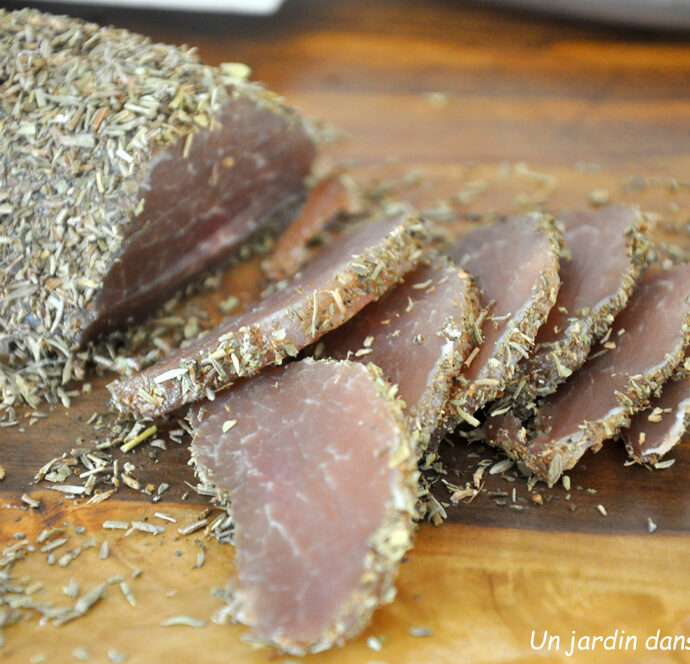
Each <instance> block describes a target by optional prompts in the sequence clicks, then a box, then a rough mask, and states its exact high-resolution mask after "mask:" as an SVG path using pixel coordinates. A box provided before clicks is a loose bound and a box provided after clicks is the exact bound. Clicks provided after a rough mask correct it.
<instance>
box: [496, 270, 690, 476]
mask: <svg viewBox="0 0 690 664" xmlns="http://www.w3.org/2000/svg"><path fill="white" fill-rule="evenodd" d="M688 293H690V265H682V266H679V267H674V268H672V269H670V270H663V269H661V268H655V269H650V270H648V271H647V273H646V274H645V276H644V277H643V279H642V280H641V283H640V285H639V287H638V289H637V290H636V291H635V293H634V294H633V296H632V297H631V298H630V301H629V302H628V306H627V307H626V308H625V309H624V310H623V311H622V312H621V313H620V314H619V315H618V316H617V317H616V319H615V321H614V324H613V326H612V328H611V329H612V334H611V336H610V340H611V341H610V344H612V345H611V347H610V348H609V349H604V350H602V351H597V352H594V353H593V355H592V357H590V359H588V360H587V362H586V363H585V364H584V365H583V366H582V367H581V368H580V369H579V370H578V371H576V372H575V373H574V374H573V375H572V376H571V377H570V378H569V379H568V380H567V381H566V382H565V383H563V385H561V387H559V388H558V390H557V391H556V392H555V393H553V394H550V395H549V396H547V397H545V398H544V399H543V400H542V401H541V403H540V406H539V410H538V411H537V415H536V417H535V420H534V423H533V424H532V425H531V426H529V427H528V429H527V430H526V429H524V428H522V427H520V425H519V421H518V420H517V419H516V418H514V417H512V416H511V417H508V418H503V417H498V418H492V421H491V422H490V428H491V430H490V432H489V436H490V438H491V439H492V440H493V441H494V442H496V443H498V444H500V445H501V446H502V447H504V449H506V451H507V452H508V453H509V454H510V455H511V456H514V457H517V458H520V459H522V461H524V462H525V464H526V465H527V466H528V468H530V469H531V470H532V471H533V472H534V473H536V474H537V475H539V476H540V477H542V478H544V479H546V480H547V481H548V482H549V483H550V484H553V483H554V482H555V481H556V480H557V479H558V478H559V477H560V475H561V473H562V472H563V470H566V469H568V468H572V467H573V466H574V465H575V464H576V463H577V461H578V460H579V459H580V457H581V456H582V455H583V454H584V453H585V451H586V450H588V449H590V448H592V449H593V450H595V451H596V450H598V449H599V448H600V447H601V445H602V443H603V442H604V441H605V440H607V439H608V438H611V437H613V436H615V435H616V434H617V433H618V432H619V431H620V429H621V428H622V427H624V426H626V425H627V424H628V423H629V418H630V416H631V415H633V414H634V413H636V412H638V411H639V410H641V409H643V408H645V407H646V406H647V405H648V404H649V401H650V398H651V396H652V395H653V393H654V392H655V391H656V390H657V389H658V388H659V387H660V386H661V385H662V384H663V383H664V382H665V381H666V380H667V379H668V378H669V376H671V375H672V374H673V372H674V370H675V369H676V368H677V367H678V366H679V365H680V363H681V362H682V361H683V357H684V352H685V347H686V346H687V344H688V340H689V338H690V303H689V302H688Z"/></svg>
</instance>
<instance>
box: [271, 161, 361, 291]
mask: <svg viewBox="0 0 690 664" xmlns="http://www.w3.org/2000/svg"><path fill="white" fill-rule="evenodd" d="M360 209H361V202H360V201H359V196H358V194H357V192H356V185H355V183H354V182H353V181H352V180H351V178H349V177H348V176H347V175H344V174H331V175H328V176H325V177H323V178H322V179H321V180H319V181H318V182H317V183H316V184H315V185H314V186H313V187H312V188H311V189H310V190H309V193H308V194H307V199H306V201H305V202H304V206H303V207H302V209H301V211H300V213H299V215H298V216H297V218H296V219H295V220H294V221H293V222H292V223H291V224H290V225H289V226H288V227H287V229H286V230H285V232H284V233H283V234H282V235H281V236H280V237H279V238H278V240H277V242H276V247H275V250H274V251H273V253H272V254H271V255H270V256H269V257H268V258H267V259H266V260H265V261H264V262H263V263H262V265H261V267H262V269H263V271H264V274H265V275H266V276H267V277H268V278H269V279H273V280H274V281H280V280H281V279H286V278H288V277H291V276H292V275H293V274H295V273H296V272H297V271H298V270H299V269H300V268H301V267H302V266H303V265H304V264H305V263H306V262H307V260H308V259H309V256H310V255H311V251H310V250H309V243H310V242H311V241H312V240H313V239H314V237H316V236H317V235H318V234H319V233H321V232H322V231H323V230H324V229H325V228H326V226H327V225H328V224H329V223H330V222H332V221H333V220H334V219H335V218H336V217H338V216H339V215H341V214H355V213H357V212H359V211H360Z"/></svg>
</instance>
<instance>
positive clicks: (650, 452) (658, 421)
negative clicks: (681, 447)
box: [621, 376, 690, 463]
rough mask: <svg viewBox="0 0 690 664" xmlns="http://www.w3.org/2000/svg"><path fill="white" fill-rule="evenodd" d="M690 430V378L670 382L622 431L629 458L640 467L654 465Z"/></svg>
mask: <svg viewBox="0 0 690 664" xmlns="http://www.w3.org/2000/svg"><path fill="white" fill-rule="evenodd" d="M688 426H690V378H688V377H687V376H686V377H684V378H678V379H677V380H670V381H669V382H668V383H666V384H665V385H664V387H663V389H662V392H661V396H660V397H656V398H655V399H652V401H651V403H650V404H649V407H648V408H647V409H646V410H644V411H642V412H640V413H638V414H637V415H635V416H633V417H632V418H631V421H630V427H629V428H627V429H623V430H622V431H621V436H622V438H623V440H624V441H625V447H626V449H627V451H628V454H629V455H630V456H631V457H632V458H633V459H634V460H635V461H638V462H639V463H656V462H658V461H659V460H660V459H661V458H662V457H663V456H664V455H665V454H666V453H667V452H669V451H670V450H671V449H673V447H675V446H676V445H677V444H678V443H680V441H681V440H682V439H683V436H684V435H685V433H686V432H687V430H688Z"/></svg>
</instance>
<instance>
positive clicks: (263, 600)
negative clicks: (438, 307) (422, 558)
mask: <svg viewBox="0 0 690 664" xmlns="http://www.w3.org/2000/svg"><path fill="white" fill-rule="evenodd" d="M392 393H393V390H391V388H390V385H389V384H388V383H387V382H386V381H385V380H384V379H383V378H382V377H381V374H380V371H379V370H378V369H376V368H375V367H373V365H370V366H369V367H365V366H363V365H361V364H357V363H351V362H345V361H340V362H336V361H314V360H311V359H305V360H303V361H300V362H294V363H292V364H290V365H288V366H287V367H285V368H273V369H268V370H266V371H264V372H262V373H261V374H259V375H258V376H256V377H253V378H250V379H248V380H246V381H243V382H242V384H241V385H240V384H238V385H236V386H233V387H232V388H230V389H229V390H227V391H226V392H224V393H223V394H221V395H219V396H218V398H217V399H216V400H215V401H213V402H209V403H204V404H203V405H202V406H201V407H199V408H198V409H197V411H196V414H195V415H194V416H193V420H194V440H193V443H192V456H193V458H194V460H195V463H196V465H197V470H198V473H199V475H200V477H201V478H202V480H203V481H206V482H207V483H209V484H212V485H213V486H214V487H215V488H216V489H217V490H220V491H221V492H222V493H224V494H227V495H228V496H229V498H230V507H229V510H230V513H231V515H232V517H233V520H234V524H235V526H234V527H235V545H236V549H237V552H236V557H235V566H236V569H237V577H236V579H235V580H234V581H233V583H232V585H233V587H234V589H233V592H232V599H231V601H230V605H229V607H228V612H229V613H230V615H231V616H232V617H233V618H234V619H236V620H238V621H239V622H242V623H243V624H246V625H249V626H250V627H252V629H253V636H254V640H258V641H260V642H263V643H266V644H268V645H273V646H275V647H278V648H280V649H281V650H282V651H285V652H288V653H291V654H296V655H301V654H305V653H307V652H318V651H320V650H324V649H326V648H329V647H331V646H332V645H336V644H337V645H341V644H342V643H343V642H344V641H345V640H346V639H348V638H351V637H353V636H355V635H357V634H358V633H359V632H360V631H361V630H362V629H363V628H364V627H365V626H366V624H367V623H368V621H369V619H370V617H371V614H372V612H373V611H374V610H375V609H376V607H377V606H379V605H380V604H381V603H385V602H389V601H391V600H392V598H393V596H394V592H395V591H394V586H393V581H394V577H395V574H396V571H397V567H398V564H399V562H400V560H401V558H402V556H403V555H404V553H405V552H406V551H407V550H408V549H409V547H410V545H411V535H412V532H413V527H414V526H413V518H414V516H415V504H416V497H417V473H418V471H417V470H416V463H415V457H414V454H413V450H412V449H411V443H410V437H409V434H408V431H407V427H406V423H405V419H404V417H403V415H402V405H401V403H400V402H399V401H397V400H395V399H394V398H393V397H391V394H392Z"/></svg>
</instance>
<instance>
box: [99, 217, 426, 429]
mask: <svg viewBox="0 0 690 664" xmlns="http://www.w3.org/2000/svg"><path fill="white" fill-rule="evenodd" d="M427 238H428V236H427V234H426V230H425V226H424V225H423V224H422V222H421V221H420V220H419V217H418V216H417V214H416V213H415V212H413V211H411V210H410V209H408V208H397V209H396V210H393V211H390V212H388V213H386V214H383V215H381V216H380V217H378V218H377V219H375V220H373V221H370V222H368V223H366V224H363V225H361V226H359V227H357V228H355V229H352V230H351V231H350V232H348V233H347V234H344V235H343V236H341V237H340V238H339V239H338V241H336V242H333V243H332V244H330V245H329V246H327V247H325V248H324V249H323V250H322V251H321V252H319V253H318V254H317V255H316V257H315V258H314V260H313V261H312V262H310V263H309V264H308V265H307V267H306V268H305V269H304V271H303V272H302V273H301V274H298V275H296V276H295V278H294V279H293V280H292V281H291V282H290V283H289V284H288V286H287V287H286V288H285V289H284V290H279V291H274V292H273V293H272V294H271V295H269V296H267V297H265V298H264V299H262V300H259V301H258V302H257V303H255V304H254V306H252V307H250V308H249V309H247V310H246V311H244V312H242V313H241V314H238V315H236V316H232V317H230V318H228V319H226V320H225V321H224V322H223V323H221V324H220V325H219V326H218V327H216V328H214V329H213V330H211V331H210V332H209V333H208V334H207V335H206V336H205V337H203V338H202V339H200V340H199V341H197V342H196V343H194V344H192V345H191V346H189V347H187V348H184V349H181V350H179V351H176V352H175V353H174V354H173V355H172V356H171V357H169V358H168V359H166V360H165V361H163V362H161V363H160V364H157V365H154V366H152V367H149V368H148V369H146V370H145V371H142V372H140V373H138V374H136V375H134V376H133V377H131V378H128V379H125V380H119V381H115V382H114V383H111V384H110V385H109V386H108V389H110V391H111V393H112V395H113V398H114V402H115V404H116V405H117V406H118V407H119V408H120V409H122V410H124V411H129V412H132V413H135V414H137V415H139V416H147V417H158V416H161V415H164V414H165V413H167V412H170V411H172V410H175V409H176V408H179V407H180V406H183V405H184V404H187V403H191V402H193V401H197V400H199V399H201V398H203V397H205V396H209V395H210V396H213V391H215V390H221V389H223V388H225V387H227V386H228V385H230V384H231V383H232V382H233V380H235V378H237V377H240V376H250V375H252V374H254V373H256V372H257V371H258V370H259V369H261V368H262V367H265V366H266V365H269V364H280V363H281V362H282V361H283V360H284V359H285V358H287V357H294V356H295V355H297V352H298V351H299V350H300V349H301V348H304V347H305V346H307V345H309V344H310V343H312V342H313V341H315V340H317V339H318V338H319V337H321V336H322V335H323V334H325V333H326V332H328V331H329V330H331V329H333V328H336V327H338V326H339V325H341V324H342V323H344V322H345V321H347V320H349V319H350V318H352V316H354V315H355V314H356V313H357V312H358V311H359V310H360V309H361V308H362V307H364V306H365V305H366V304H368V303H369V302H372V301H374V300H376V299H378V298H379V297H380V296H381V295H383V294H384V293H385V292H386V291H387V290H388V289H389V288H390V287H391V286H393V285H394V284H395V283H397V282H398V281H400V280H401V279H402V277H403V276H404V275H405V274H406V273H407V272H409V271H410V270H411V269H412V268H413V267H414V266H415V264H416V263H417V262H418V261H419V259H420V258H421V253H422V252H421V246H422V245H423V244H424V242H425V241H426V240H427Z"/></svg>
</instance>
